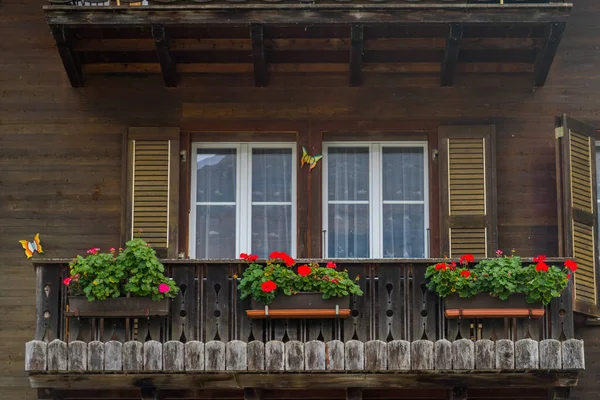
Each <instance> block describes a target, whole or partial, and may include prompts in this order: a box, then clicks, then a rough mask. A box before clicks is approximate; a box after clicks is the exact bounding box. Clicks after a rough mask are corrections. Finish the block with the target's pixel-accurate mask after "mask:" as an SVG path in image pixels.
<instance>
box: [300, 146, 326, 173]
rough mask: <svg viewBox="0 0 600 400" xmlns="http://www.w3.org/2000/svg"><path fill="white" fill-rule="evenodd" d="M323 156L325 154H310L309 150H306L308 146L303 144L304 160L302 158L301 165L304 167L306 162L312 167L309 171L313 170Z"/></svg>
mask: <svg viewBox="0 0 600 400" xmlns="http://www.w3.org/2000/svg"><path fill="white" fill-rule="evenodd" d="M321 158H323V155H321V154H317V155H314V156H311V155H309V154H308V151H306V147H304V146H302V160H300V162H301V165H300V167H304V164H308V165H309V167H310V168H309V171H311V170H312V169H313V168H314V167H316V166H317V163H318V162H319V160H320V159H321Z"/></svg>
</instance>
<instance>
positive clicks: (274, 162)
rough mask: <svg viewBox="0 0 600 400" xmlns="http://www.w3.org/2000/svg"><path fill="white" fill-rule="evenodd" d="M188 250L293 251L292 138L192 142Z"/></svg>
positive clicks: (229, 253) (195, 253)
mask: <svg viewBox="0 0 600 400" xmlns="http://www.w3.org/2000/svg"><path fill="white" fill-rule="evenodd" d="M192 154H194V157H195V158H194V163H193V166H192V190H191V192H192V193H191V195H192V199H191V204H192V207H191V213H190V256H191V257H192V258H237V257H238V255H239V254H240V253H241V252H251V253H253V254H257V255H258V256H259V257H267V256H268V255H269V253H270V252H272V251H285V252H287V253H288V254H292V255H295V250H296V163H295V162H294V161H295V160H296V158H297V157H296V148H295V145H294V144H265V143H239V144H208V143H206V144H194V145H193V147H192Z"/></svg>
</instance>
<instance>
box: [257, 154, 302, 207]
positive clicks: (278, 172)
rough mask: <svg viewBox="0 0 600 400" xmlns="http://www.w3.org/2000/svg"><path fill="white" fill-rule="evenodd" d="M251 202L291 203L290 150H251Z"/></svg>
mask: <svg viewBox="0 0 600 400" xmlns="http://www.w3.org/2000/svg"><path fill="white" fill-rule="evenodd" d="M252 201H258V202H271V201H277V202H291V201H292V149H252Z"/></svg>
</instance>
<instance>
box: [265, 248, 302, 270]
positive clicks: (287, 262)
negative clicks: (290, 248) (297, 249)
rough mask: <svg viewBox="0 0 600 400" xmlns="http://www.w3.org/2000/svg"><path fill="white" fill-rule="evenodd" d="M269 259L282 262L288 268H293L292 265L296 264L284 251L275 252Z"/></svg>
mask: <svg viewBox="0 0 600 400" xmlns="http://www.w3.org/2000/svg"><path fill="white" fill-rule="evenodd" d="M269 258H271V259H273V260H281V261H283V262H284V264H285V265H287V266H288V267H291V266H292V265H294V264H296V262H295V261H294V259H293V258H292V257H290V256H288V255H287V254H285V253H284V252H283V251H274V252H272V253H271V254H270V255H269Z"/></svg>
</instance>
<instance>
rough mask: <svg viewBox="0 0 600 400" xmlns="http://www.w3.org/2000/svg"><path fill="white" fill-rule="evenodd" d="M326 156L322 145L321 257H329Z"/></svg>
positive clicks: (325, 147)
mask: <svg viewBox="0 0 600 400" xmlns="http://www.w3.org/2000/svg"><path fill="white" fill-rule="evenodd" d="M327 160H328V157H327V146H323V162H322V163H321V165H322V166H323V170H322V171H323V177H322V180H323V186H322V190H321V197H322V200H321V204H322V206H321V208H322V212H321V214H322V215H323V220H322V221H321V222H322V225H321V226H322V229H323V230H324V231H325V232H321V238H320V240H321V246H322V248H321V257H323V258H327V257H329V247H328V245H327V241H328V239H327V238H328V236H329V233H328V229H329V227H328V223H329V215H328V214H329V170H328V161H327Z"/></svg>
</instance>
